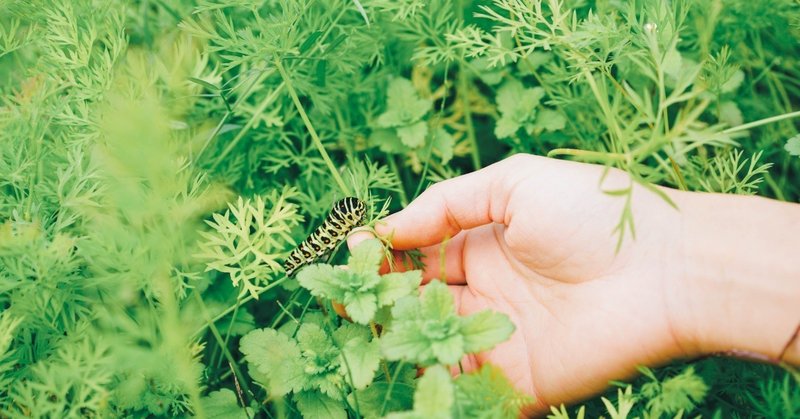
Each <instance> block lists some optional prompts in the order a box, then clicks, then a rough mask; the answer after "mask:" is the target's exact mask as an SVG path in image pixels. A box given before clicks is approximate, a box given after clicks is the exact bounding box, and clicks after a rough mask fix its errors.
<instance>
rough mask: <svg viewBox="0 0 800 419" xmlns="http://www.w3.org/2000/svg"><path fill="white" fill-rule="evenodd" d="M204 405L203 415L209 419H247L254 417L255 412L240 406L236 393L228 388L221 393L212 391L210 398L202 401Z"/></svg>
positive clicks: (204, 398) (209, 394)
mask: <svg viewBox="0 0 800 419" xmlns="http://www.w3.org/2000/svg"><path fill="white" fill-rule="evenodd" d="M200 403H201V404H202V405H203V413H204V414H205V417H207V418H209V419H227V418H231V419H247V418H250V417H252V415H253V412H252V410H251V409H247V411H245V408H243V407H241V406H239V402H238V399H237V398H236V393H234V392H233V391H232V390H229V389H227V388H223V389H222V390H219V391H212V392H211V393H208V396H206V397H203V398H202V399H200Z"/></svg>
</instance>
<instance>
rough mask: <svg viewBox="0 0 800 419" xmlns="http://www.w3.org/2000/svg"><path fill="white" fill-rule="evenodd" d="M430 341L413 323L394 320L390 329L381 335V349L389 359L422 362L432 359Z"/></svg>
mask: <svg viewBox="0 0 800 419" xmlns="http://www.w3.org/2000/svg"><path fill="white" fill-rule="evenodd" d="M430 343H431V342H430V340H428V339H427V338H425V337H424V336H422V335H421V334H420V333H419V329H417V328H415V327H414V326H413V325H410V324H403V323H399V324H398V323H397V322H395V324H394V325H393V326H392V329H391V330H390V331H389V332H388V333H386V334H384V335H383V336H381V351H382V352H383V356H385V357H386V359H388V360H390V361H399V360H407V361H410V362H418V363H420V364H423V363H428V362H430V360H431V359H433V352H432V351H431V347H430Z"/></svg>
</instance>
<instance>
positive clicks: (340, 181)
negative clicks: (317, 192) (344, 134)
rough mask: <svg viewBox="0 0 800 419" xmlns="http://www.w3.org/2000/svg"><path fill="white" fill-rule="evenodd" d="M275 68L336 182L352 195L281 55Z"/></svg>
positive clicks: (348, 194) (276, 61)
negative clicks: (296, 89)
mask: <svg viewBox="0 0 800 419" xmlns="http://www.w3.org/2000/svg"><path fill="white" fill-rule="evenodd" d="M275 68H277V69H278V72H280V73H281V77H283V81H284V83H286V89H287V90H289V96H291V97H292V101H293V102H294V106H295V108H296V109H297V112H298V113H299V114H300V118H301V119H302V120H303V123H304V124H305V125H306V129H307V130H308V133H309V135H311V139H312V140H313V141H314V145H315V146H317V150H319V154H320V155H322V160H324V161H325V164H326V165H327V166H328V169H329V170H330V171H331V175H332V176H333V180H335V181H336V184H337V185H339V189H341V190H342V193H343V194H345V196H350V189H349V188H348V187H347V185H346V184H345V183H344V180H343V179H342V176H341V175H339V171H338V170H337V169H336V166H334V164H333V161H332V160H331V158H330V156H329V155H328V152H327V151H325V146H323V145H322V140H320V139H319V135H317V130H316V129H314V125H312V124H311V120H310V119H308V115H307V114H306V110H305V108H304V107H303V104H302V103H300V98H299V97H298V96H297V92H296V91H295V90H294V86H293V85H292V80H291V78H289V74H288V73H287V72H286V69H285V68H283V63H281V59H280V57H275Z"/></svg>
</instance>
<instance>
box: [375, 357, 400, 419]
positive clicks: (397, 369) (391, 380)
mask: <svg viewBox="0 0 800 419" xmlns="http://www.w3.org/2000/svg"><path fill="white" fill-rule="evenodd" d="M402 368H403V361H400V362H399V363H398V364H397V367H395V370H394V377H391V376H388V375H387V376H386V381H388V382H389V387H388V388H387V389H386V395H384V397H383V405H382V406H381V414H380V416H381V417H383V414H384V413H386V405H387V404H388V403H389V398H390V397H391V396H392V390H394V383H396V382H397V378H398V376H399V375H400V371H401V370H402Z"/></svg>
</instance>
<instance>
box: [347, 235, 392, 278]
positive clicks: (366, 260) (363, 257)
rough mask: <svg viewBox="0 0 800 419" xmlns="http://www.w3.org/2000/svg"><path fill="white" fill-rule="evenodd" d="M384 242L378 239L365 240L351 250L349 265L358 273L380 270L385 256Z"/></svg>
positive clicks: (371, 272)
mask: <svg viewBox="0 0 800 419" xmlns="http://www.w3.org/2000/svg"><path fill="white" fill-rule="evenodd" d="M384 255H385V254H384V251H383V244H381V242H380V240H378V239H369V240H364V241H363V242H361V243H359V244H358V245H357V246H356V247H354V248H353V249H352V250H350V259H348V261H347V266H348V267H349V268H350V271H352V272H353V273H356V274H363V273H369V274H374V273H377V272H378V268H380V266H381V262H382V261H383V258H384Z"/></svg>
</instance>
